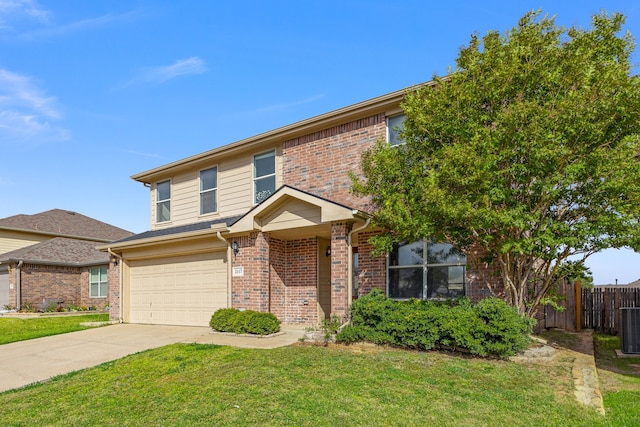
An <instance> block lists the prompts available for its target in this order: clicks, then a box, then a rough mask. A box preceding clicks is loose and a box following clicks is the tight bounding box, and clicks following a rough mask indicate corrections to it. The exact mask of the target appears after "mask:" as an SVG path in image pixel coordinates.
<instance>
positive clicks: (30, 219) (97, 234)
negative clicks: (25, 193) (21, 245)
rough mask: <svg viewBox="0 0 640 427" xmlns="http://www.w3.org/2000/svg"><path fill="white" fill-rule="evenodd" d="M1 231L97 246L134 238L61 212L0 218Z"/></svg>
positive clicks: (77, 215) (108, 226)
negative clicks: (89, 243)
mask: <svg viewBox="0 0 640 427" xmlns="http://www.w3.org/2000/svg"><path fill="white" fill-rule="evenodd" d="M1 229H5V230H13V231H26V232H31V233H38V234H44V235H51V236H60V237H72V238H76V239H83V240H94V241H98V242H111V241H114V240H119V239H123V238H125V237H128V236H131V235H132V234H133V233H131V232H130V231H127V230H123V229H122V228H118V227H114V226H113V225H110V224H107V223H104V222H102V221H98V220H97V219H93V218H89V217H88V216H84V215H82V214H79V213H77V212H73V211H66V210H62V209H52V210H50V211H46V212H41V213H38V214H35V215H22V214H21V215H14V216H10V217H7V218H2V219H0V230H1Z"/></svg>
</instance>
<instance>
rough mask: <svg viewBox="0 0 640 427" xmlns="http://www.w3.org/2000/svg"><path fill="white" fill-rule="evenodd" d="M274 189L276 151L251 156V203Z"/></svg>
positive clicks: (260, 199)
mask: <svg viewBox="0 0 640 427" xmlns="http://www.w3.org/2000/svg"><path fill="white" fill-rule="evenodd" d="M275 191H276V152H275V150H274V151H269V152H268V153H263V154H258V155H257V156H253V203H254V204H258V203H260V202H262V201H263V200H264V199H266V198H267V197H269V196H270V195H271V194H273V193H274V192H275Z"/></svg>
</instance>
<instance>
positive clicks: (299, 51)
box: [0, 0, 640, 284]
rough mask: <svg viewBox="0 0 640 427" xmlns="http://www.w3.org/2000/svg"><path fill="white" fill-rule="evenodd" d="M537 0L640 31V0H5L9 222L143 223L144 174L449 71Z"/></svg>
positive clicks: (631, 258)
mask: <svg viewBox="0 0 640 427" xmlns="http://www.w3.org/2000/svg"><path fill="white" fill-rule="evenodd" d="M532 9H542V10H543V11H544V12H545V13H548V14H550V15H557V23H558V24H561V25H565V26H570V25H579V26H582V27H588V26H589V25H590V17H591V15H592V14H593V13H596V12H598V11H600V10H601V9H605V10H608V11H618V12H622V13H624V14H625V15H626V16H627V25H626V29H628V30H629V31H631V33H632V34H634V35H635V36H636V37H637V38H638V39H639V40H640V3H639V2H637V0H635V1H604V0H603V1H600V2H595V1H590V0H584V1H483V2H478V1H449V2H434V1H432V2H429V1H402V0H399V1H394V2H391V1H378V0H364V1H349V0H347V1H340V2H337V1H329V0H324V1H293V0H292V1H257V0H256V1H248V2H247V1H241V0H236V1H235V2H221V1H206V0H201V1H189V2H182V1H180V2H179V1H162V0H139V1H136V0H129V1H121V0H91V1H86V0H65V1H46V0H41V1H30V0H0V153H2V154H1V156H0V159H2V163H1V164H0V193H1V194H2V196H3V197H2V201H0V218H3V217H7V216H11V215H16V214H20V213H24V214H34V213H38V212H42V211H45V210H49V209H53V208H60V209H69V210H74V211H77V212H80V213H82V214H85V215H88V216H91V217H93V218H96V219H99V220H102V221H105V222H108V223H111V224H114V225H116V226H119V227H122V228H125V229H128V230H131V231H134V232H142V231H145V230H147V229H148V228H149V221H150V220H149V207H148V189H146V188H145V187H143V185H142V184H140V183H137V182H134V181H133V180H131V179H130V178H129V176H131V175H132V174H135V173H138V172H142V171H145V170H148V169H151V168H154V167H156V166H160V165H163V164H166V163H169V162H172V161H175V160H178V159H181V158H184V157H187V156H190V155H193V154H197V153H199V152H202V151H205V150H209V149H212V148H215V147H218V146H221V145H224V144H227V143H231V142H234V141H237V140H239V139H242V138H245V137H249V136H252V135H255V134H258V133H260V132H264V131H267V130H271V129H274V128H277V127H280V126H283V125H287V124H290V123H293V122H296V121H298V120H302V119H305V118H308V117H312V116H315V115H318V114H322V113H325V112H327V111H331V110H334V109H337V108H340V107H344V106H347V105H350V104H353V103H356V102H359V101H363V100H366V99H369V98H373V97H376V96H379V95H383V94H385V93H388V92H392V91H395V90H399V89H402V88H405V87H407V86H410V85H413V84H416V83H420V82H424V81H428V80H430V78H431V77H432V75H433V74H434V73H438V74H445V73H446V72H447V69H448V67H449V66H452V65H453V64H454V61H455V58H456V56H457V53H458V50H459V48H460V47H461V46H463V45H465V44H467V43H468V41H469V37H470V35H471V34H472V33H479V34H484V33H486V32H487V31H488V30H499V31H504V30H505V29H507V28H510V27H513V26H514V25H515V24H516V22H517V20H518V18H519V17H521V16H522V15H523V14H524V13H525V12H526V11H528V10H532ZM639 61H640V54H638V53H636V54H635V56H634V62H635V63H639ZM635 69H636V70H638V67H636V68H635ZM588 264H589V266H590V267H591V269H592V271H593V273H594V278H595V281H596V283H599V284H600V283H612V282H614V281H615V280H616V279H618V280H619V282H620V283H627V282H630V281H632V280H636V279H638V278H640V255H638V254H635V253H632V252H630V251H607V252H606V253H604V254H599V255H597V256H595V257H593V258H592V260H591V261H590V262H589V263H588Z"/></svg>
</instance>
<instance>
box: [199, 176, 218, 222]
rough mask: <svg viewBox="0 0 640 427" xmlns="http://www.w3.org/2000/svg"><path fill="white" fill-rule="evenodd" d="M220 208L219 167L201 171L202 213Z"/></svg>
mask: <svg viewBox="0 0 640 427" xmlns="http://www.w3.org/2000/svg"><path fill="white" fill-rule="evenodd" d="M217 210H218V168H217V167H214V168H211V169H206V170H203V171H200V215H204V214H208V213H211V212H216V211H217Z"/></svg>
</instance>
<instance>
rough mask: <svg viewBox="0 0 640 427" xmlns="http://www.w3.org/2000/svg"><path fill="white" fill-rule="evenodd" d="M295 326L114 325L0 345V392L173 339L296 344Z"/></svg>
mask: <svg viewBox="0 0 640 427" xmlns="http://www.w3.org/2000/svg"><path fill="white" fill-rule="evenodd" d="M303 334H304V330H303V328H301V327H293V328H290V329H287V328H286V327H285V326H283V333H282V334H280V335H278V336H274V337H268V338H259V337H244V336H232V335H227V334H217V333H213V332H211V329H210V328H206V327H188V326H160V325H133V324H117V325H111V326H105V327H101V328H95V329H87V330H84V331H79V332H72V333H69V334H62V335H54V336H50V337H44V338H37V339H33V340H28V341H20V342H15V343H11V344H4V345H0V392H3V391H6V390H11V389H14V388H18V387H24V386H26V385H29V384H32V383H34V382H40V381H45V380H47V379H49V378H52V377H55V376H57V375H62V374H66V373H69V372H73V371H77V370H80V369H84V368H90V367H92V366H96V365H99V364H101V363H104V362H108V361H111V360H116V359H119V358H121V357H124V356H127V355H129V354H134V353H138V352H140V351H144V350H148V349H151V348H156V347H162V346H165V345H168V344H174V343H202V344H219V345H231V346H237V347H252V348H274V347H280V346H283V345H289V344H292V343H294V342H296V341H297V340H298V339H299V337H301V336H302V335H303Z"/></svg>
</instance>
